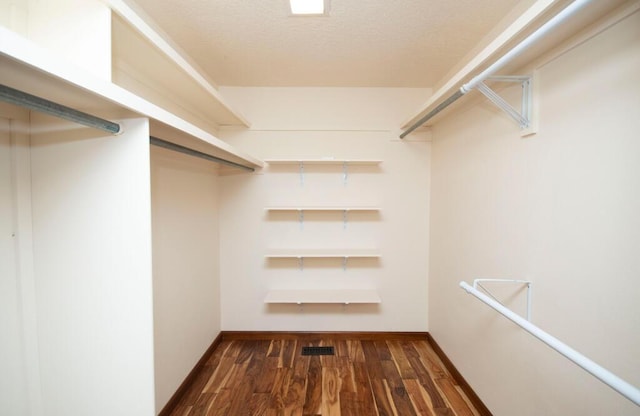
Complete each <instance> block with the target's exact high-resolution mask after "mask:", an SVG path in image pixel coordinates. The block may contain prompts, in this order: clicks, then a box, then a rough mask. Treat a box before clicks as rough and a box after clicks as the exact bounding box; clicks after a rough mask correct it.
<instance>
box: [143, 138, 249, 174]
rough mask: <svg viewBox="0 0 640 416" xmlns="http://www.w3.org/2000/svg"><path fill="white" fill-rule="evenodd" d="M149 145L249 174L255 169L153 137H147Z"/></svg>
mask: <svg viewBox="0 0 640 416" xmlns="http://www.w3.org/2000/svg"><path fill="white" fill-rule="evenodd" d="M149 143H151V144H152V145H154V146H158V147H162V148H165V149H168V150H172V151H174V152H178V153H183V154H185V155H189V156H193V157H198V158H200V159H204V160H208V161H210V162H215V163H220V164H222V165H227V166H232V167H234V168H240V169H244V170H248V171H251V172H254V171H255V169H254V168H252V167H250V166H245V165H241V164H240V163H236V162H232V161H230V160H227V159H222V158H220V157H216V156H211V155H208V154H206V153H202V152H199V151H197V150H193V149H189V148H188V147H184V146H180V145H179V144H175V143H171V142H168V141H165V140H162V139H158V138H157V137H153V136H151V137H149Z"/></svg>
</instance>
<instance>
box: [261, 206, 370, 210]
mask: <svg viewBox="0 0 640 416" xmlns="http://www.w3.org/2000/svg"><path fill="white" fill-rule="evenodd" d="M265 211H380V208H379V207H357V206H344V207H320V206H304V207H303V206H291V207H286V206H277V207H266V208H265Z"/></svg>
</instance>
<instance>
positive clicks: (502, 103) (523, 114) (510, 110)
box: [474, 75, 533, 130]
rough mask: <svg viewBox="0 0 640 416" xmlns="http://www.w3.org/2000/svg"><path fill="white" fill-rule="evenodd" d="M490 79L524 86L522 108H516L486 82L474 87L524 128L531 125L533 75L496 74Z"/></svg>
mask: <svg viewBox="0 0 640 416" xmlns="http://www.w3.org/2000/svg"><path fill="white" fill-rule="evenodd" d="M488 80H490V81H497V82H516V83H519V84H520V85H521V87H522V100H521V104H520V110H517V109H515V108H514V107H513V106H512V105H511V104H509V103H508V102H507V101H506V100H505V99H504V98H502V97H501V96H500V95H499V94H498V93H496V92H495V91H494V90H492V89H491V88H490V87H489V86H488V85H487V84H485V83H484V82H479V83H478V84H477V85H476V86H475V87H474V88H476V89H477V90H478V91H480V92H481V93H482V94H484V96H485V97H487V98H488V99H489V101H491V102H492V103H494V104H495V105H496V106H497V107H498V108H500V109H501V110H502V111H504V112H505V113H507V114H508V115H509V116H510V117H511V118H512V119H513V120H514V121H515V122H516V123H518V125H519V126H520V128H521V129H522V130H524V129H527V128H529V127H531V125H532V114H533V82H532V77H531V76H527V75H522V76H520V75H516V76H495V77H489V78H488Z"/></svg>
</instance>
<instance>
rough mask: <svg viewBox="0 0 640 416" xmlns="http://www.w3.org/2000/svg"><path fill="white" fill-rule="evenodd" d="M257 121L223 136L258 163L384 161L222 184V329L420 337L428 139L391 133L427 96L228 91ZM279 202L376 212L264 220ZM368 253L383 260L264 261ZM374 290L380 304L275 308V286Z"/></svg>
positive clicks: (244, 176) (277, 170) (277, 172)
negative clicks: (275, 256)
mask: <svg viewBox="0 0 640 416" xmlns="http://www.w3.org/2000/svg"><path fill="white" fill-rule="evenodd" d="M222 93H223V94H224V95H225V96H226V97H227V98H228V99H229V101H230V102H232V103H233V104H234V105H235V107H236V108H238V109H240V111H241V112H242V113H243V114H245V115H246V116H247V118H248V119H249V120H251V122H252V127H251V129H250V130H248V131H234V130H227V131H222V132H221V133H220V136H221V137H222V138H223V139H225V140H228V141H229V142H230V143H231V144H232V145H234V146H236V147H238V148H240V149H243V150H245V151H247V152H249V153H251V154H253V155H255V156H256V157H259V158H263V159H269V158H274V159H277V158H320V157H326V156H332V157H335V158H337V159H340V158H353V159H381V160H383V163H382V164H381V165H380V166H379V167H357V166H354V167H351V168H349V175H348V180H347V184H346V185H345V184H344V183H343V180H342V167H341V166H337V167H336V166H334V167H322V168H318V167H316V168H313V167H309V166H308V167H307V169H306V174H305V179H304V181H305V182H304V186H301V184H300V177H299V174H298V168H297V167H296V166H293V167H289V168H287V167H273V166H272V167H269V168H267V169H265V170H263V171H260V172H257V173H255V174H248V173H240V174H234V175H229V176H224V177H221V186H222V188H221V191H222V196H221V203H222V206H221V217H220V230H221V231H220V241H221V248H220V252H221V256H220V260H221V285H222V287H221V291H222V293H223V297H222V329H223V330H257V331H265V330H267V331H268V330H280V331H425V330H427V307H426V299H427V267H428V262H427V258H426V256H425V255H424V254H423V253H425V252H426V251H427V249H428V237H427V236H428V232H429V229H428V202H429V198H428V195H429V158H430V143H429V142H428V141H426V139H425V137H426V136H425V134H424V133H422V134H421V135H418V138H419V140H417V141H412V142H403V141H400V140H398V139H397V135H396V129H397V128H398V126H399V124H400V122H401V119H402V117H403V116H404V115H406V114H407V113H408V112H409V111H410V109H412V108H415V106H417V105H418V103H420V102H421V101H423V100H424V99H425V97H427V96H428V95H429V93H430V91H429V90H425V89H415V90H412V89H357V88H353V89H341V88H223V89H222ZM276 205H320V206H323V205H325V206H341V205H347V206H348V205H375V206H379V207H380V212H379V214H370V213H369V214H367V213H352V214H350V216H349V222H348V224H347V227H346V229H343V223H342V216H341V214H340V213H329V214H326V213H324V214H322V213H307V215H306V220H305V222H304V227H303V228H302V229H301V227H300V224H299V221H298V216H297V213H295V212H294V213H285V214H273V213H272V214H268V213H266V212H265V208H266V207H267V206H276ZM297 247H301V248H328V249H331V248H345V247H346V248H360V247H361V248H373V249H378V250H379V252H380V254H381V258H380V260H379V261H371V260H368V261H367V260H357V259H352V260H349V263H348V266H347V269H346V270H343V269H342V265H341V261H340V260H338V259H329V260H316V261H313V260H308V261H307V262H306V266H305V267H304V270H300V269H299V267H298V263H297V261H296V260H292V261H288V262H287V261H281V262H280V261H274V262H269V261H266V260H265V258H264V255H265V254H266V253H267V251H268V250H270V249H279V248H280V249H283V248H297ZM323 288H326V289H376V290H378V292H379V293H380V296H381V298H382V303H381V304H380V305H379V306H378V305H353V304H351V305H349V306H346V307H344V306H342V305H304V306H303V307H299V306H297V305H270V306H267V305H265V304H264V298H265V296H266V294H267V292H268V291H269V290H272V289H323Z"/></svg>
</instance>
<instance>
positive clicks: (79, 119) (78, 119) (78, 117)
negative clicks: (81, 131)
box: [0, 84, 122, 134]
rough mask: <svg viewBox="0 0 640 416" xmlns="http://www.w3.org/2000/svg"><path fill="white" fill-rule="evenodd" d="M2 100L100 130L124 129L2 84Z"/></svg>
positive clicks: (109, 131)
mask: <svg viewBox="0 0 640 416" xmlns="http://www.w3.org/2000/svg"><path fill="white" fill-rule="evenodd" d="M0 100H2V101H4V102H7V103H10V104H14V105H18V106H20V107H24V108H28V109H29V110H33V111H38V112H40V113H45V114H49V115H51V116H54V117H58V118H62V119H65V120H69V121H72V122H74V123H78V124H82V125H83V126H87V127H92V128H95V129H98V130H102V131H106V132H107V133H111V134H120V133H122V129H121V127H120V125H119V124H118V123H114V122H112V121H109V120H105V119H102V118H99V117H96V116H92V115H91V114H87V113H83V112H82V111H78V110H74V109H73V108H70V107H67V106H64V105H62V104H58V103H55V102H53V101H49V100H46V99H44V98H41V97H37V96H35V95H31V94H27V93H26V92H24V91H19V90H16V89H13V88H11V87H7V86H6V85H2V84H0Z"/></svg>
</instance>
